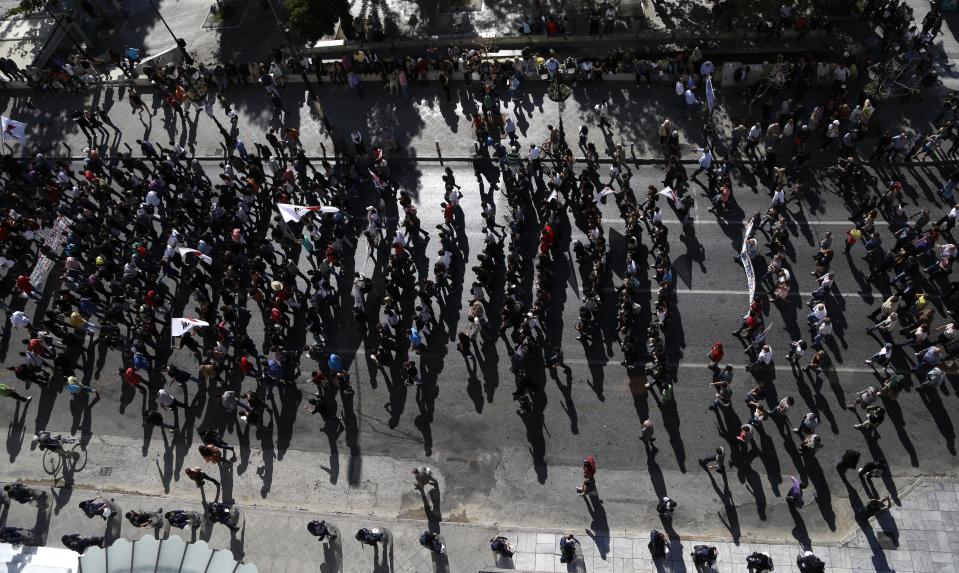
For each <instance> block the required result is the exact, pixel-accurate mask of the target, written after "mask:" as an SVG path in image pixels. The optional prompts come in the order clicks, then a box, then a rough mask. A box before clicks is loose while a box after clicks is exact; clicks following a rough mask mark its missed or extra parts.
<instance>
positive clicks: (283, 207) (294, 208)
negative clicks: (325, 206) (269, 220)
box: [276, 203, 322, 223]
mask: <svg viewBox="0 0 959 573" xmlns="http://www.w3.org/2000/svg"><path fill="white" fill-rule="evenodd" d="M276 208H277V209H279V210H280V216H282V217H283V220H284V221H286V222H287V223H289V222H290V221H296V222H297V223H299V222H300V219H302V218H303V216H304V215H306V214H307V213H310V212H311V211H319V210H320V209H321V208H322V207H320V206H319V205H291V204H289V203H277V204H276Z"/></svg>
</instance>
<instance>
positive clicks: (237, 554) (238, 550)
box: [230, 520, 246, 563]
mask: <svg viewBox="0 0 959 573" xmlns="http://www.w3.org/2000/svg"><path fill="white" fill-rule="evenodd" d="M238 533H239V534H238ZM245 541H246V520H243V526H242V527H240V529H239V532H237V531H233V530H231V531H230V551H231V552H232V553H233V558H234V559H236V560H237V561H239V562H241V563H242V562H243V556H244V555H246V550H245V549H244V542H245Z"/></svg>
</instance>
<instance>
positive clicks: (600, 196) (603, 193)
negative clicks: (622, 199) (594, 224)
mask: <svg viewBox="0 0 959 573" xmlns="http://www.w3.org/2000/svg"><path fill="white" fill-rule="evenodd" d="M613 193H616V191H615V190H613V188H612V187H610V186H608V185H607V186H606V187H603V190H602V191H599V192H597V193H594V194H593V203H599V202H600V201H601V200H602V199H603V197H606V196H607V195H612V194H613Z"/></svg>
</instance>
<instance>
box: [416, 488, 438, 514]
mask: <svg viewBox="0 0 959 573" xmlns="http://www.w3.org/2000/svg"><path fill="white" fill-rule="evenodd" d="M420 497H421V498H422V499H423V511H425V512H426V519H428V520H429V521H430V522H431V523H432V522H437V523H438V522H441V521H443V512H442V508H441V507H440V492H439V490H438V489H436V488H435V487H434V488H433V489H431V490H430V493H429V494H428V495H427V493H426V492H425V491H424V490H420Z"/></svg>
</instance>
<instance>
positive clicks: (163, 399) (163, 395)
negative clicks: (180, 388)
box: [157, 388, 176, 408]
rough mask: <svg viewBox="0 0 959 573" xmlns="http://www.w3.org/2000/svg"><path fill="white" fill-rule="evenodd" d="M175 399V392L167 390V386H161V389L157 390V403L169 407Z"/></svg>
mask: <svg viewBox="0 0 959 573" xmlns="http://www.w3.org/2000/svg"><path fill="white" fill-rule="evenodd" d="M175 401H176V399H175V398H174V397H173V394H170V393H169V392H167V391H166V389H165V388H161V389H160V391H159V392H157V404H159V405H160V406H161V407H163V408H169V407H170V406H172V405H173V402H175Z"/></svg>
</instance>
